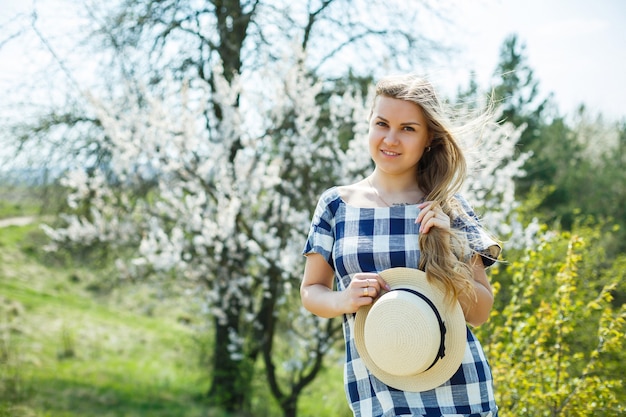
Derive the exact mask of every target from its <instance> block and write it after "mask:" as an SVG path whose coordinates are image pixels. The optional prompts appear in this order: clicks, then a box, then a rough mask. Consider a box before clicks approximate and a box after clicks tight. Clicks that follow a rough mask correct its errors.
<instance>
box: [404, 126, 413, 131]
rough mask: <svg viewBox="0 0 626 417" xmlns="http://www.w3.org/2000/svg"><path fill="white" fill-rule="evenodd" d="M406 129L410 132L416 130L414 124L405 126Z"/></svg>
mask: <svg viewBox="0 0 626 417" xmlns="http://www.w3.org/2000/svg"><path fill="white" fill-rule="evenodd" d="M404 130H406V131H408V132H415V128H413V127H412V126H404Z"/></svg>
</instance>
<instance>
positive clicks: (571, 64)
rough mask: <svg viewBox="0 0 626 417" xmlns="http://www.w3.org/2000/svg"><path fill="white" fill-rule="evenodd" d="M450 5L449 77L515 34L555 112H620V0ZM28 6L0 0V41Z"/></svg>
mask: <svg viewBox="0 0 626 417" xmlns="http://www.w3.org/2000/svg"><path fill="white" fill-rule="evenodd" d="M55 3H57V4H63V5H64V6H67V5H68V4H71V3H72V1H68V0H37V2H36V3H35V4H37V5H40V6H42V5H49V4H55ZM453 4H454V7H453V8H451V9H449V13H450V14H451V15H450V16H449V17H450V19H451V20H452V21H453V22H455V23H456V24H457V25H458V29H459V31H455V32H454V33H455V34H458V35H454V36H458V39H449V40H448V41H450V42H453V43H456V44H458V45H459V50H460V51H461V52H460V53H459V55H458V56H455V57H454V59H453V60H452V62H453V63H454V64H453V65H452V66H451V67H450V68H449V69H450V71H452V72H453V74H454V76H453V78H452V80H453V81H452V83H453V84H454V83H458V84H459V85H467V81H468V79H469V71H470V70H473V71H475V72H476V77H477V80H478V82H479V84H480V85H481V86H483V87H484V86H488V85H489V80H490V79H491V76H492V73H493V71H494V69H495V68H496V65H497V63H498V58H499V50H500V47H501V45H502V43H503V41H504V39H505V38H506V37H507V36H508V35H510V34H512V33H516V34H517V35H518V38H519V40H520V41H521V42H522V43H524V44H525V45H526V55H527V58H528V62H529V65H530V67H531V68H532V69H533V70H534V73H535V78H536V80H538V81H539V83H540V84H539V85H540V94H541V95H542V96H547V95H548V94H549V93H553V98H554V100H555V101H556V103H557V105H558V106H559V109H560V111H561V113H573V112H574V111H575V109H576V108H577V107H578V106H579V105H580V104H585V106H586V107H587V108H588V109H589V110H590V111H592V112H599V113H602V115H603V116H605V118H607V119H610V120H612V119H615V120H624V119H626V1H623V0H594V1H588V0H585V1H583V0H471V1H468V0H456V1H453ZM32 5H33V0H0V42H1V40H2V39H3V38H4V37H5V36H6V34H7V33H10V32H11V31H12V30H13V28H14V27H15V26H12V23H11V20H10V19H11V16H12V15H13V14H14V13H16V12H20V11H23V10H24V9H25V8H27V7H31V6H32ZM41 10H42V12H41V16H40V17H39V22H40V25H39V27H40V28H41V30H42V31H44V32H46V33H48V31H49V32H50V33H52V32H53V31H54V30H58V29H59V27H56V28H54V27H51V26H52V25H57V26H60V27H61V28H62V27H66V28H67V27H71V25H68V24H67V19H69V16H70V14H69V12H68V8H66V7H55V8H53V9H51V10H48V9H47V8H46V9H44V8H43V7H42V8H41ZM44 11H45V13H44ZM45 14H50V16H52V18H50V16H48V18H47V16H45ZM50 22H52V23H50ZM29 42H30V45H27V46H26V48H24V47H23V46H22V45H19V44H17V43H16V42H11V43H7V44H6V45H4V46H3V47H2V48H0V87H1V86H2V84H3V83H7V82H9V83H10V82H11V78H12V77H14V76H20V75H22V74H23V72H24V71H25V68H27V67H29V66H30V65H33V64H36V63H34V62H32V58H30V60H28V61H26V63H24V62H23V61H21V60H20V59H21V58H20V56H19V55H20V51H21V50H24V49H30V48H31V47H32V48H36V47H37V46H36V45H35V44H36V43H37V42H39V41H38V40H37V39H36V38H35V37H33V36H31V37H30V40H29ZM0 45H1V44H0ZM38 47H39V48H41V45H39V46H38ZM42 49H43V48H42ZM20 63H21V64H20ZM455 87H456V86H455Z"/></svg>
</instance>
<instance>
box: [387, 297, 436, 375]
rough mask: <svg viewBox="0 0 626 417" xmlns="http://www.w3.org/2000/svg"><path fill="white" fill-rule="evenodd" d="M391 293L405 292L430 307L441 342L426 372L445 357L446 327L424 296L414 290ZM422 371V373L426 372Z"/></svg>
mask: <svg viewBox="0 0 626 417" xmlns="http://www.w3.org/2000/svg"><path fill="white" fill-rule="evenodd" d="M391 291H406V292H409V293H411V294H413V295H417V296H418V297H419V298H421V299H422V300H424V301H426V304H428V305H429V306H430V308H431V309H432V310H433V312H434V313H435V317H437V321H438V322H439V333H440V335H441V342H440V343H439V351H438V352H437V356H436V357H435V360H434V362H433V363H432V364H431V365H430V366H429V367H428V368H427V369H426V371H428V370H429V369H430V368H432V367H433V366H435V364H436V363H437V362H438V361H439V359H443V357H444V356H446V345H445V340H446V331H447V330H446V325H445V323H444V322H443V320H442V319H441V315H440V314H439V310H437V307H435V304H433V302H432V301H430V299H429V298H428V297H426V296H425V295H424V294H422V293H420V292H418V291H415V290H411V289H409V288H394V289H392V290H391ZM426 371H424V372H426Z"/></svg>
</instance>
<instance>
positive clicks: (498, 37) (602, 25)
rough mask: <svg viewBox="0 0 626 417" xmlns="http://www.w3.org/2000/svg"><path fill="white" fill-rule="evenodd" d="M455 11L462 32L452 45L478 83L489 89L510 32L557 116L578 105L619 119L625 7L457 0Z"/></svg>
mask: <svg viewBox="0 0 626 417" xmlns="http://www.w3.org/2000/svg"><path fill="white" fill-rule="evenodd" d="M457 11H458V22H459V24H460V26H461V27H462V28H463V29H464V30H467V34H468V36H467V37H464V38H463V39H460V40H459V41H460V43H461V44H465V48H466V50H465V52H464V53H463V60H462V62H463V65H462V66H460V67H461V68H465V69H466V72H467V69H474V70H475V71H476V74H477V78H478V80H479V82H480V81H482V83H485V84H487V83H488V80H489V78H490V76H491V74H492V73H493V71H494V69H495V68H496V65H497V63H498V57H499V50H500V46H501V45H502V43H503V41H504V39H505V37H506V36H507V35H509V34H512V33H516V34H517V35H518V39H519V40H520V41H521V42H523V43H524V44H525V45H526V55H527V58H528V63H529V65H530V67H531V68H532V69H533V71H534V75H535V78H536V79H537V80H538V81H539V83H540V84H539V86H540V92H541V93H543V94H544V95H547V94H548V93H553V94H554V99H555V101H556V102H557V103H558V105H559V108H560V110H561V111H562V112H563V113H568V114H569V113H571V112H574V111H575V109H576V108H577V107H578V106H579V105H580V104H581V103H584V104H585V106H586V107H587V109H589V110H590V111H594V112H601V113H602V114H603V115H604V116H606V117H607V118H611V119H618V120H624V119H626V1H623V0H593V1H589V0H494V1H487V0H478V1H476V0H474V1H459V2H458V9H457ZM454 18H455V19H457V17H456V16H455V17H454ZM482 83H481V84H482Z"/></svg>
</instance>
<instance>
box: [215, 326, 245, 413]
mask: <svg viewBox="0 0 626 417" xmlns="http://www.w3.org/2000/svg"><path fill="white" fill-rule="evenodd" d="M237 321H238V317H237V316H236V315H235V314H231V315H229V317H228V321H227V323H226V324H224V323H222V324H220V323H219V320H217V319H216V320H215V347H214V351H213V375H212V381H211V388H210V389H209V392H208V397H209V402H210V404H211V405H213V406H217V407H219V408H221V409H223V410H225V411H228V412H238V411H244V410H245V408H246V404H248V402H249V400H250V396H249V394H250V383H251V379H252V378H251V367H250V366H249V361H248V359H247V358H245V357H244V358H242V359H239V360H235V359H233V358H232V356H231V352H230V351H229V350H228V345H229V344H230V337H229V332H230V329H234V330H235V331H237V330H238V329H237V326H236V324H237Z"/></svg>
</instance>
